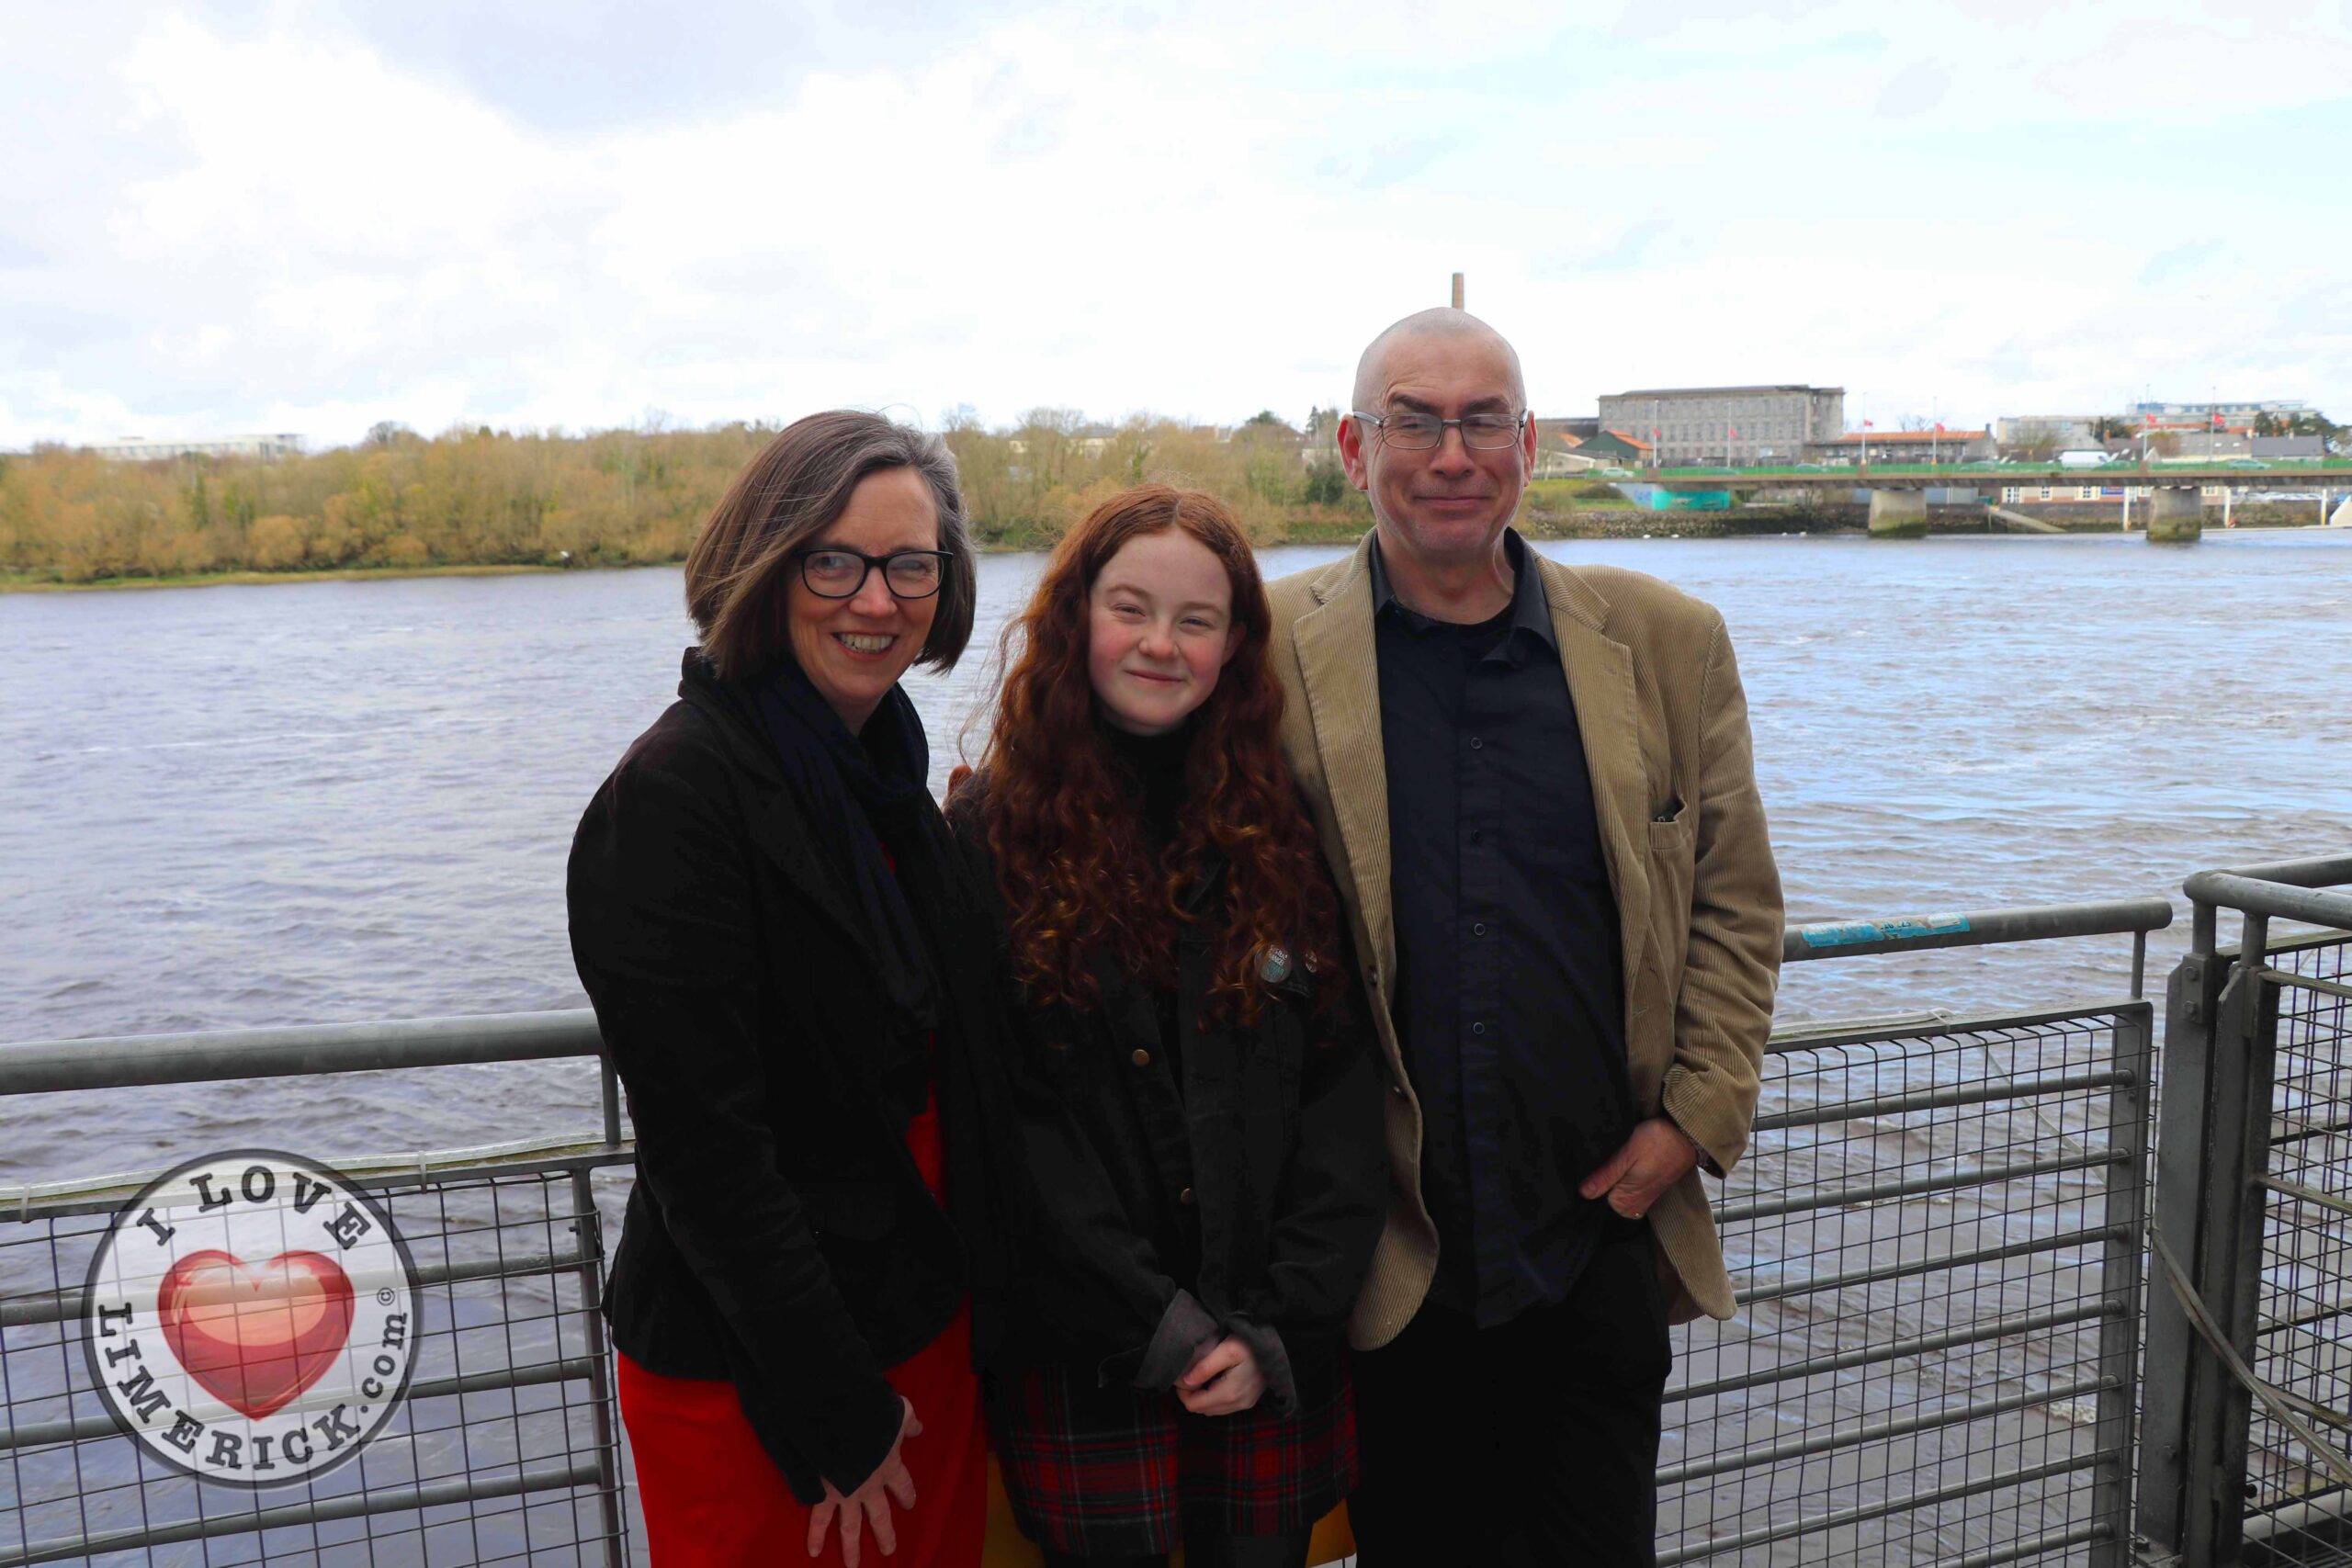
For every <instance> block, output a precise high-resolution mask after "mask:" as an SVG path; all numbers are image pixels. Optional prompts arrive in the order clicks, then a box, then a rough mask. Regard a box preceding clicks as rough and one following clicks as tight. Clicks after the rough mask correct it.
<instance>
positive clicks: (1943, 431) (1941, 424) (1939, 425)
mask: <svg viewBox="0 0 2352 1568" xmlns="http://www.w3.org/2000/svg"><path fill="white" fill-rule="evenodd" d="M1936 434H1938V435H1949V434H1951V432H1950V431H1948V430H1946V429H1945V428H1944V422H1943V421H1942V420H1938V421H1936Z"/></svg>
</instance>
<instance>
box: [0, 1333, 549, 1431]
mask: <svg viewBox="0 0 2352 1568" xmlns="http://www.w3.org/2000/svg"><path fill="white" fill-rule="evenodd" d="M591 1366H592V1363H591V1362H590V1361H589V1359H587V1358H586V1357H584V1356H574V1357H571V1359H567V1360H561V1361H537V1362H533V1363H531V1364H529V1365H527V1366H522V1367H515V1368H512V1369H509V1370H505V1371H495V1372H468V1373H467V1374H465V1375H464V1376H463V1377H454V1378H434V1379H432V1380H430V1381H428V1382H413V1383H411V1384H410V1385H409V1390H408V1394H407V1396H406V1398H407V1402H408V1404H411V1405H412V1406H413V1405H414V1404H415V1403H416V1401H418V1400H420V1399H446V1398H447V1397H448V1396H449V1395H451V1394H462V1393H493V1392H496V1391H498V1390H500V1389H509V1388H537V1387H541V1386H543V1385H545V1384H548V1383H556V1382H571V1380H572V1379H573V1378H585V1377H587V1376H589V1375H590V1368H591ZM121 1435H122V1428H121V1427H119V1426H117V1425H115V1422H114V1418H113V1417H112V1416H83V1417H82V1418H81V1419H79V1420H71V1419H69V1420H63V1421H42V1422H40V1423H37V1424H35V1425H33V1426H28V1427H0V1453H6V1452H8V1451H10V1450H17V1449H38V1448H45V1447H47V1446H49V1445H50V1444H52V1443H85V1442H88V1441H90V1440H91V1439H93V1438H119V1437H120V1436H121Z"/></svg>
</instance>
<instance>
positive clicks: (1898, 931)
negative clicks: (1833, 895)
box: [1797, 915, 1968, 947]
mask: <svg viewBox="0 0 2352 1568" xmlns="http://www.w3.org/2000/svg"><path fill="white" fill-rule="evenodd" d="M1966 930H1968V917H1967V916H1966V915H1929V916H1927V917H1926V918H1925V919H1917V920H1837V921H1830V922H1827V923H1826V924H1823V925H1817V926H1799V927H1798V928H1797V935H1798V936H1799V937H1800V938H1802V939H1803V940H1804V944H1805V945H1806V946H1807V947H1855V946H1859V945H1860V944H1861V943H1863V942H1917V941H1918V940H1919V939H1920V938H1921V937H1930V936H1954V935H1957V934H1958V933H1960V932H1962V931H1966Z"/></svg>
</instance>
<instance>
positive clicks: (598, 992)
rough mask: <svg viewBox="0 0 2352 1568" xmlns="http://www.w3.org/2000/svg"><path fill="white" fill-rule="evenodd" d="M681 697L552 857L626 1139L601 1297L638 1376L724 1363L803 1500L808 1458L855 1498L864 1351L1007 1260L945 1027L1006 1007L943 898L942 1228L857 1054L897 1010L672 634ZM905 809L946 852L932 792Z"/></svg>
mask: <svg viewBox="0 0 2352 1568" xmlns="http://www.w3.org/2000/svg"><path fill="white" fill-rule="evenodd" d="M678 695H679V701H678V702H676V703H675V704H673V705H672V706H671V707H670V708H669V709H668V711H666V712H665V713H663V714H662V716H661V717H660V718H659V719H658V720H656V721H655V722H654V724H653V727H652V728H650V729H648V730H647V731H646V732H645V733H644V734H643V735H641V736H639V738H638V739H637V741H636V742H635V743H634V744H633V745H631V746H630V747H629V749H628V752H627V754H625V755H624V756H623V757H622V758H621V761H620V763H619V765H618V766H616V768H615V769H614V770H613V772H612V774H611V776H610V777H608V778H607V779H605V782H604V784H603V786H602V787H601V788H599V789H598V790H597V792H596V795H595V798H594V801H592V802H591V803H590V805H589V807H588V810H587V813H586V815H585V816H583V817H582V818H581V822H580V829H579V832H578V834H577V835H576V837H575V838H574V840H573V841H572V849H571V872H570V878H569V887H568V894H569V897H568V901H569V904H570V908H571V943H572V953H573V956H574V958H575V960H576V962H577V964H578V966H579V970H580V977H581V980H582V983H583V984H584V985H585V986H586V987H587V990H588V995H589V998H590V999H591V1000H592V1001H593V1002H594V1004H595V1009H596V1021H597V1024H598V1026H599V1028H600V1029H601V1030H602V1031H603V1033H604V1039H605V1052H606V1054H607V1055H609V1057H610V1058H611V1061H612V1063H613V1065H614V1066H615V1067H616V1069H617V1071H618V1072H619V1075H620V1078H621V1082H622V1084H623V1085H624V1087H625V1088H626V1089H627V1090H628V1108H629V1116H630V1120H631V1121H632V1122H633V1123H634V1124H635V1128H636V1134H637V1184H636V1187H635V1189H634V1190H632V1191H631V1192H630V1194H629V1199H628V1214H627V1220H626V1224H625V1225H624V1228H623V1230H622V1234H621V1242H620V1247H619V1251H618V1254H617V1256H616V1258H615V1259H614V1262H613V1276H612V1280H611V1285H610V1289H609V1292H608V1298H607V1299H608V1310H609V1312H610V1315H611V1318H612V1325H613V1336H614V1339H615V1342H616V1344H617V1346H618V1347H619V1348H620V1350H621V1351H622V1353H623V1354H625V1355H627V1356H628V1357H629V1359H632V1360H634V1361H636V1362H638V1363H639V1365H640V1366H642V1367H644V1368H645V1369H646V1370H647V1371H651V1372H655V1373H658V1374H662V1375H664V1376H670V1377H684V1378H728V1379H730V1380H732V1381H733V1382H734V1383H735V1385H736V1389H737V1391H738V1393H740V1395H741V1401H742V1405H743V1411H744V1414H745V1416H747V1417H749V1419H750V1421H751V1424H752V1428H753V1429H754V1431H756V1432H757V1434H758V1435H759V1438H760V1441H761V1445H762V1447H763V1448H764V1449H765V1450H766V1451H767V1453H768V1454H769V1456H770V1457H771V1458H772V1459H773V1460H774V1461H775V1463H776V1465H777V1467H778V1469H780V1470H781V1471H782V1472H784V1475H785V1478H786V1481H787V1482H788V1483H790V1484H791V1486H792V1489H793V1491H794V1493H795V1494H796V1495H797V1496H799V1497H800V1498H801V1499H802V1500H803V1501H804V1502H814V1501H816V1500H818V1499H819V1498H820V1497H821V1496H822V1495H823V1489H822V1487H821V1486H820V1484H819V1482H818V1478H819V1477H820V1476H822V1477H823V1478H824V1479H826V1480H830V1481H831V1482H832V1483H833V1484H834V1485H835V1486H837V1487H839V1488H840V1489H841V1490H842V1492H843V1493H847V1492H850V1491H852V1490H853V1489H854V1488H855V1487H856V1486H857V1485H858V1484H859V1483H861V1482H863V1481H864V1480H865V1478H866V1477H867V1476H868V1475H869V1474H870V1473H871V1472H873V1471H874V1469H875V1468H876V1466H877V1465H879V1464H880V1462H881V1461H882V1460H883V1459H884V1458H885V1457H886V1456H887V1455H888V1451H889V1448H890V1445H891V1443H892V1442H893V1441H894V1440H895V1438H896V1437H897V1435H898V1430H899V1408H900V1407H899V1398H898V1395H897V1394H896V1393H893V1392H892V1390H891V1388H890V1385H889V1383H888V1381H886V1379H885V1378H884V1377H883V1373H882V1369H883V1368H885V1367H888V1366H890V1365H892V1364H894V1363H896V1362H898V1361H899V1360H902V1359H905V1358H906V1357H908V1356H910V1355H911V1354H912V1353H914V1352H915V1351H916V1350H918V1349H921V1348H922V1347H923V1346H924V1345H926V1344H928V1343H930V1341H931V1340H932V1339H933V1338H934V1337H937V1335H938V1334H939V1332H940V1330H941V1329H942V1328H943V1327H944V1325H946V1324H947V1322H948V1321H949V1319H950V1318H951V1317H952V1316H953V1314H955V1312H956V1308H957V1306H958V1304H959V1303H960V1302H961V1300H962V1299H963V1297H964V1294H965V1292H966V1290H967V1287H968V1286H970V1285H971V1284H973V1283H974V1282H975V1278H976V1276H979V1277H983V1278H984V1277H986V1276H989V1275H990V1274H997V1275H1001V1272H1002V1268H1003V1265H1002V1262H1001V1258H998V1257H997V1255H996V1250H995V1249H994V1248H993V1247H991V1245H990V1244H989V1239H988V1237H989V1227H988V1225H987V1224H986V1214H985V1213H984V1211H985V1210H986V1209H987V1208H988V1207H989V1200H988V1196H987V1194H988V1191H989V1188H990V1185H991V1178H990V1177H989V1173H988V1172H987V1170H986V1155H985V1153H984V1151H983V1148H982V1144H981V1138H980V1134H981V1132H982V1130H983V1124H984V1121H985V1119H986V1118H987V1116H988V1115H989V1111H987V1110H986V1108H985V1104H984V1102H986V1101H987V1100H990V1099H991V1098H1001V1093H1002V1089H1001V1084H1002V1077H1001V1072H996V1069H995V1068H994V1067H993V1066H990V1065H989V1063H992V1062H993V1060H994V1057H993V1055H992V1054H991V1053H989V1052H987V1051H986V1050H985V1049H983V1050H981V1051H970V1050H966V1049H964V1048H962V1046H960V1045H958V1044H957V1043H956V1042H957V1041H959V1040H960V1041H962V1042H970V1043H985V1042H988V1041H989V1040H991V1039H992V1038H993V1035H994V1032H995V1030H996V1029H997V1028H998V1027H1000V1026H998V1025H995V1024H993V1023H992V1022H990V1021H989V1018H988V1017H987V1016H986V1015H987V1014H989V1012H990V1011H991V1010H993V1008H994V1006H995V999H994V997H993V995H992V990H993V985H994V980H993V976H992V975H991V974H990V973H989V970H988V968H987V966H986V956H985V954H986V952H987V944H988V940H989V939H988V933H987V929H986V926H985V924H984V923H983V921H982V917H981V916H980V915H979V913H978V910H977V908H974V906H973V905H972V903H971V901H970V900H969V899H968V898H967V897H964V898H961V899H960V902H961V906H962V907H961V909H960V911H957V910H949V911H945V912H943V913H942V914H941V916H940V923H941V924H942V925H943V927H944V929H947V930H955V929H956V928H957V926H958V924H959V922H960V924H961V925H963V926H964V927H965V928H967V935H966V936H965V937H964V938H963V939H962V940H961V941H958V942H948V943H944V944H942V945H944V946H947V947H949V948H951V949H954V950H956V951H952V952H949V953H943V954H940V955H938V956H939V958H940V960H941V968H942V970H943V971H944V974H943V979H944V982H945V985H944V989H945V991H946V993H947V995H948V996H949V998H951V999H950V1001H949V1003H948V1004H947V1006H948V1008H949V1011H950V1015H951V1016H950V1018H949V1021H948V1022H947V1023H945V1024H943V1026H942V1028H941V1029H940V1030H939V1031H938V1034H939V1037H940V1042H941V1043H940V1055H939V1059H938V1061H937V1064H936V1078H937V1084H938V1092H939V1097H940V1098H939V1109H940V1112H941V1121H942V1122H943V1125H944V1130H945V1134H946V1139H947V1161H948V1175H949V1180H950V1184H951V1185H950V1189H949V1190H950V1193H951V1199H952V1201H954V1204H955V1208H956V1214H955V1216H954V1218H953V1220H951V1219H950V1217H949V1215H948V1214H946V1213H943V1212H942V1211H941V1209H940V1207H939V1205H938V1204H937V1203H936V1202H935V1201H933V1198H932V1196H931V1192H930V1190H929V1189H928V1188H926V1187H925V1186H924V1185H923V1182H922V1176H921V1174H920V1173H919V1172H918V1171H917V1170H916V1168H915V1166H914V1162H913V1159H912V1157H911V1156H910V1155H909V1154H908V1152H907V1148H906V1145H905V1142H904V1112H903V1111H901V1112H900V1113H899V1114H898V1115H896V1116H894V1115H893V1114H892V1113H891V1112H890V1111H888V1110H887V1109H886V1101H885V1100H884V1098H883V1097H882V1096H881V1095H880V1094H879V1093H878V1092H877V1089H876V1085H875V1084H874V1083H873V1082H872V1081H871V1080H870V1079H869V1077H867V1075H866V1073H865V1066H866V1064H865V1056H866V1055H867V1052H868V1047H869V1046H870V1044H871V1043H872V1041H873V1039H874V1035H875V1032H876V1027H877V1021H880V1020H886V1019H888V1018H890V1017H891V1016H893V1015H892V1014H891V1012H890V1010H888V1009H887V1008H885V1007H884V1006H882V1005H881V1002H880V998H879V995H878V990H877V981H876V976H875V973H874V961H873V959H872V958H871V956H870V953H871V952H872V949H871V947H870V945H869V943H870V941H871V934H870V933H869V932H868V931H865V930H863V929H861V928H862V926H863V923H864V922H863V921H862V920H861V919H858V918H857V917H856V916H855V915H854V910H855V908H857V906H856V904H855V903H854V900H853V899H851V898H849V897H845V896H844V894H843V892H842V886H841V880H842V879H841V877H840V875H839V874H838V873H837V872H836V871H835V870H834V869H833V865H832V863H831V862H830V861H829V860H828V859H827V858H826V856H825V855H823V854H822V853H821V852H820V850H819V847H817V846H814V845H812V844H811V842H810V838H809V829H808V827H807V825H806V822H805V819H804V814H803V812H802V810H801V808H800V807H799V805H798V803H797V799H796V798H795V796H794V795H793V794H792V792H791V791H790V790H789V789H788V788H787V787H786V783H785V779H784V776H783V774H782V773H781V772H780V771H779V767H778V763H777V761H776V755H775V751H774V750H773V749H772V745H771V742H770V741H769V739H767V735H766V733H765V731H764V730H763V728H762V727H761V723H760V720H759V718H758V716H757V712H756V710H755V708H754V707H753V706H752V704H751V701H750V699H749V698H748V696H747V694H745V693H743V692H742V691H741V690H740V689H738V688H736V687H734V686H732V685H730V684H729V683H726V682H720V681H718V679H717V678H716V677H715V676H714V675H712V674H711V673H710V671H709V669H708V666H707V665H706V664H704V663H703V662H702V661H701V660H700V659H699V657H698V656H696V655H695V654H694V653H693V652H692V651H689V653H688V656H687V660H686V667H685V673H684V681H683V682H681V684H680V686H679V691H678ZM920 808H921V811H922V812H923V813H927V814H929V816H928V820H929V822H930V823H931V824H932V825H933V828H934V829H937V830H938V832H939V833H940V835H941V837H940V839H939V854H940V857H941V859H942V861H943V863H947V864H950V865H953V864H954V863H955V861H956V856H955V852H954V850H953V849H952V847H950V846H949V845H948V844H947V841H946V840H945V838H944V824H941V823H940V822H939V819H938V817H937V812H936V809H935V807H933V805H932V803H931V801H930V799H929V797H928V796H927V795H926V796H924V797H923V798H922V801H921V803H920ZM960 892H961V890H960V888H959V895H960ZM984 1056H985V1057H989V1063H982V1062H981V1061H980V1058H982V1057H984ZM990 1072H995V1077H994V1081H995V1082H996V1083H997V1084H998V1085H999V1086H1000V1087H999V1088H998V1089H995V1090H991V1089H988V1088H985V1087H983V1081H982V1080H983V1075H984V1074H985V1073H990ZM995 1114H996V1116H997V1118H998V1119H999V1120H1000V1121H1001V1120H1002V1118H1003V1116H1004V1114H1005V1111H1004V1110H1003V1108H1002V1106H1001V1105H1000V1106H999V1108H998V1110H997V1111H996V1113H995Z"/></svg>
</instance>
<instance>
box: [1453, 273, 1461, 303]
mask: <svg viewBox="0 0 2352 1568" xmlns="http://www.w3.org/2000/svg"><path fill="white" fill-rule="evenodd" d="M1453 308H1454V309H1455V310H1460V309H1462V275H1461V274H1460V273H1458V272H1457V273H1455V274H1454V275H1453Z"/></svg>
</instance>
